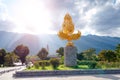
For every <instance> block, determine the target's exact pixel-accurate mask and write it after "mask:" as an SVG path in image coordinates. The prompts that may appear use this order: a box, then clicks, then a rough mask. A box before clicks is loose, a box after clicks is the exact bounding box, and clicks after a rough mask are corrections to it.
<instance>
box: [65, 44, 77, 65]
mask: <svg viewBox="0 0 120 80" xmlns="http://www.w3.org/2000/svg"><path fill="white" fill-rule="evenodd" d="M64 65H65V66H76V65H77V48H76V47H75V46H66V47H65V48H64Z"/></svg>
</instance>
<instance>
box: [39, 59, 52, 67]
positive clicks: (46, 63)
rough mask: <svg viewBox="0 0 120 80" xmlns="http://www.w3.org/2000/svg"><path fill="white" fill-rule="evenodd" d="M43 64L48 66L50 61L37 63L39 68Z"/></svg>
mask: <svg viewBox="0 0 120 80" xmlns="http://www.w3.org/2000/svg"><path fill="white" fill-rule="evenodd" d="M43 63H44V65H45V66H50V61H48V60H42V61H39V65H40V66H42V64H43Z"/></svg>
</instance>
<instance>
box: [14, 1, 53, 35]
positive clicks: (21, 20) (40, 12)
mask: <svg viewBox="0 0 120 80" xmlns="http://www.w3.org/2000/svg"><path fill="white" fill-rule="evenodd" d="M15 5H16V7H17V10H16V7H14V6H13V11H14V15H13V18H14V21H15V22H16V23H17V28H16V29H14V31H16V32H19V33H31V34H42V33H43V34H44V33H48V34H49V33H52V31H51V26H52V24H51V15H50V11H49V10H48V8H47V7H46V6H45V4H44V2H42V1H41V2H40V1H39V0H20V1H18V2H16V3H15Z"/></svg>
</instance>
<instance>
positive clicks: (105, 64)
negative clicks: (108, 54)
mask: <svg viewBox="0 0 120 80" xmlns="http://www.w3.org/2000/svg"><path fill="white" fill-rule="evenodd" d="M98 65H101V67H102V68H104V69H109V68H120V62H106V61H100V62H98Z"/></svg>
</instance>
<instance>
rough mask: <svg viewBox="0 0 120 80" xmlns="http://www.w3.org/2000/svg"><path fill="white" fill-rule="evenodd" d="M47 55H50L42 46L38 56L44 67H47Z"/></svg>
mask: <svg viewBox="0 0 120 80" xmlns="http://www.w3.org/2000/svg"><path fill="white" fill-rule="evenodd" d="M47 55H48V51H47V49H46V48H42V49H41V50H40V51H39V52H38V54H37V56H38V57H39V58H40V59H41V60H42V69H44V68H45V63H44V61H43V60H45V59H46V58H47Z"/></svg>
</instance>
